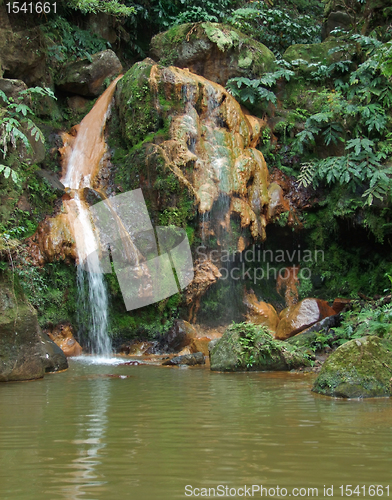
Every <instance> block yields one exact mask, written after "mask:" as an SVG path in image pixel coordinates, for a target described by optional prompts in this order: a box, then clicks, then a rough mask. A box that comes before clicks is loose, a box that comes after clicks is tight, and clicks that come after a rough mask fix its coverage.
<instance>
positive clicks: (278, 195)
mask: <svg viewBox="0 0 392 500" xmlns="http://www.w3.org/2000/svg"><path fill="white" fill-rule="evenodd" d="M268 196H269V198H270V202H269V205H268V219H271V220H273V219H275V218H276V217H277V216H278V215H280V214H281V213H282V212H288V211H289V210H290V204H289V202H288V201H287V200H285V199H284V196H283V189H282V188H281V187H280V186H279V184H277V183H276V182H271V184H270V185H269V186H268Z"/></svg>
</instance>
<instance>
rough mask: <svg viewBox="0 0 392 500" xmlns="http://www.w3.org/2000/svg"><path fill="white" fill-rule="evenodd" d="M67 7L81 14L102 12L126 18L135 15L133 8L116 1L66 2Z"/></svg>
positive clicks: (75, 0)
mask: <svg viewBox="0 0 392 500" xmlns="http://www.w3.org/2000/svg"><path fill="white" fill-rule="evenodd" d="M67 6H68V7H70V8H72V9H75V10H78V11H80V12H81V13H82V14H97V13H98V12H102V13H104V14H110V15H111V16H115V17H120V18H121V17H128V16H131V15H134V14H136V9H135V7H134V6H131V7H127V6H126V5H124V4H123V3H120V2H119V1H118V0H106V1H105V2H102V1H100V0H68V2H67Z"/></svg>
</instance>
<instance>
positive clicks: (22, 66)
mask: <svg viewBox="0 0 392 500" xmlns="http://www.w3.org/2000/svg"><path fill="white" fill-rule="evenodd" d="M46 61H47V57H46V42H45V38H44V36H43V33H42V31H41V29H40V28H39V27H35V28H32V29H28V30H22V31H12V29H10V28H0V76H3V75H4V74H6V75H7V78H12V79H20V80H23V81H24V82H25V83H26V84H27V86H28V87H33V86H35V85H41V86H42V85H43V84H45V85H46V86H47V85H49V84H50V82H51V76H50V72H49V68H48V66H47V63H46Z"/></svg>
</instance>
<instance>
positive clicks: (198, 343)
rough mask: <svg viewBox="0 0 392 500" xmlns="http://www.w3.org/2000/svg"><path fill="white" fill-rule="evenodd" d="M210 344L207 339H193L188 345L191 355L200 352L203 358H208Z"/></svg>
mask: <svg viewBox="0 0 392 500" xmlns="http://www.w3.org/2000/svg"><path fill="white" fill-rule="evenodd" d="M210 342H211V339H210V338H208V337H202V338H197V339H193V340H192V342H191V344H190V348H191V352H193V353H196V352H202V353H203V354H204V356H208V354H209V350H208V344H209V343H210Z"/></svg>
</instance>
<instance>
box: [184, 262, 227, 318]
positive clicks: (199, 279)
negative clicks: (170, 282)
mask: <svg viewBox="0 0 392 500" xmlns="http://www.w3.org/2000/svg"><path fill="white" fill-rule="evenodd" d="M220 277H221V273H220V272H219V269H218V268H217V267H216V265H215V264H213V263H212V262H211V261H210V260H207V259H206V260H197V261H196V262H195V263H194V278H193V280H192V283H190V285H189V286H188V287H187V288H186V291H185V303H186V305H188V306H190V311H189V321H190V322H193V323H195V322H196V317H197V313H198V311H199V308H200V301H201V298H202V296H203V295H204V294H205V292H206V291H207V290H208V289H209V288H210V287H211V286H212V285H213V284H214V283H215V282H216V281H217V280H218V279H219V278H220Z"/></svg>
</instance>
